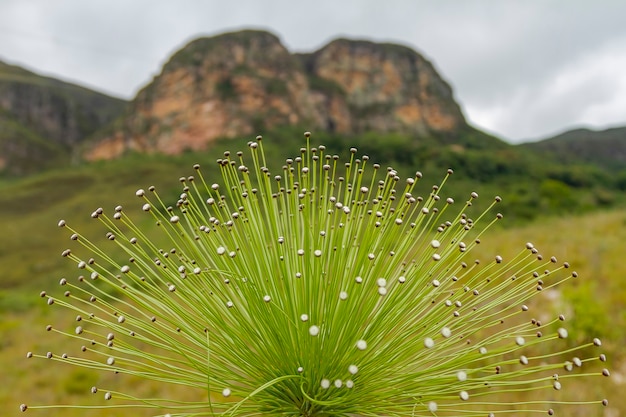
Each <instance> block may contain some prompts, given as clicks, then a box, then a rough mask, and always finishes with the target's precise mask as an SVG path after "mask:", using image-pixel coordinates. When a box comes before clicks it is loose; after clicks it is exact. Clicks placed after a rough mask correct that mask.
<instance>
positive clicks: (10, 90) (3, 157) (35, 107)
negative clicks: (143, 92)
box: [0, 61, 126, 174]
mask: <svg viewBox="0 0 626 417" xmlns="http://www.w3.org/2000/svg"><path fill="white" fill-rule="evenodd" d="M125 105H126V103H125V102H124V101H123V100H119V99H115V98H112V97H109V96H106V95H104V94H100V93H97V92H95V91H91V90H88V89H86V88H83V87H79V86H77V85H74V84H70V83H65V82H62V81H59V80H56V79H53V78H48V77H42V76H40V75H37V74H35V73H33V72H30V71H27V70H25V69H23V68H20V67H18V66H14V65H9V64H6V63H4V62H2V61H0V172H3V171H4V172H9V173H12V174H24V173H28V172H33V171H36V170H38V169H39V168H42V167H46V166H51V165H54V164H56V163H59V162H60V161H62V160H69V155H71V153H72V150H73V148H75V146H76V145H77V144H78V143H79V142H81V141H82V140H84V139H85V138H87V137H88V136H89V135H91V134H93V133H94V132H95V131H96V130H99V129H101V128H102V127H103V126H105V125H106V124H108V123H110V122H111V121H112V120H113V119H114V118H116V117H118V116H119V115H121V114H122V112H123V110H124V107H125Z"/></svg>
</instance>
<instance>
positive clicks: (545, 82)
mask: <svg viewBox="0 0 626 417" xmlns="http://www.w3.org/2000/svg"><path fill="white" fill-rule="evenodd" d="M625 15H626V2H623V1H619V0H597V1H594V2H588V1H583V0H553V1H549V2H545V1H534V2H532V1H527V0H509V1H506V2H493V1H490V0H464V1H456V0H385V1H384V2H380V1H374V0H361V1H359V0H346V1H342V2H337V1H331V0H316V1H314V2H292V1H287V0H265V1H257V0H240V1H238V2H237V3H236V4H233V3H227V2H222V1H217V0H180V1H177V2H166V1H154V0H133V1H132V2H129V1H127V0H90V1H84V0H55V1H54V2H51V1H48V0H2V1H1V2H0V59H4V60H8V61H11V62H15V63H18V64H22V65H26V66H28V67H30V68H31V69H35V70H38V71H40V72H43V73H47V74H53V75H55V76H59V77H61V78H64V79H70V80H75V81H77V82H80V83H83V84H87V85H89V86H92V87H97V88H98V89H100V90H104V91H106V92H109V93H112V94H115V95H118V96H123V97H127V98H130V97H132V96H133V95H134V94H135V92H136V91H137V90H138V89H139V88H141V87H142V86H143V85H144V84H145V83H147V82H149V81H150V79H151V78H152V76H153V75H154V74H156V73H158V72H159V70H160V67H161V65H162V64H163V63H164V62H165V61H166V60H167V59H168V57H169V56H170V55H171V54H172V53H173V52H174V51H175V50H176V49H178V48H180V47H181V46H183V45H184V44H185V43H186V42H187V41H189V40H191V39H193V38H195V37H198V36H203V35H213V34H217V33H221V32H224V31H228V30H235V29H240V28H243V27H256V28H265V29H268V30H271V31H273V32H274V33H276V34H277V35H278V36H279V37H280V38H281V39H282V41H283V42H284V43H285V44H286V45H287V46H288V47H289V48H290V49H291V50H298V51H303V50H308V51H310V50H314V49H316V48H318V47H320V46H322V45H323V44H324V43H326V42H328V41H329V40H331V39H333V38H336V37H339V36H349V37H353V38H369V39H373V40H378V41H395V42H399V43H402V44H405V45H409V46H411V47H413V48H415V49H417V50H418V51H419V52H421V53H423V54H424V55H425V56H426V57H427V58H428V59H430V60H431V61H433V63H434V64H435V66H436V68H438V69H439V70H440V72H441V73H442V75H443V76H444V78H445V79H446V80H447V81H448V82H450V83H451V84H452V86H453V88H454V90H455V97H456V98H457V100H459V101H460V102H461V104H462V107H463V108H464V111H465V113H466V116H468V119H469V120H470V121H471V122H473V123H474V124H476V125H478V126H479V127H483V128H485V129H486V130H489V131H492V132H495V133H497V134H499V135H502V136H504V137H505V138H509V139H513V140H519V139H521V138H531V137H539V136H542V135H545V134H548V133H552V132H554V131H556V130H563V129H566V128H568V127H570V126H576V125H581V124H591V125H594V126H598V127H600V126H604V125H606V124H607V123H610V124H616V123H622V124H626V117H625V116H623V115H622V113H624V112H623V109H624V108H626V107H625V106H624V100H625V99H624V97H625V96H626V94H624V89H625V87H624V83H625V81H624V75H622V72H623V71H620V69H621V68H625V66H624V61H625V60H626V42H625V39H626V25H624V22H623V16H625Z"/></svg>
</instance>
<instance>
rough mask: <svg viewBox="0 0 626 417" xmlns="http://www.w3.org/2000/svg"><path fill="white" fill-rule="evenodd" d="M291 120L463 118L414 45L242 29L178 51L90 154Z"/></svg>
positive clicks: (168, 149) (183, 145)
mask: <svg viewBox="0 0 626 417" xmlns="http://www.w3.org/2000/svg"><path fill="white" fill-rule="evenodd" d="M294 125H297V126H300V127H301V128H302V129H305V130H306V129H309V130H323V131H332V132H337V133H341V134H345V135H350V134H357V133H361V132H364V131H373V132H398V133H406V134H411V135H414V136H416V137H421V136H428V135H431V134H440V133H445V134H447V133H452V132H455V131H457V130H458V129H459V128H460V127H463V126H466V122H465V119H464V118H463V115H462V113H461V110H460V108H459V106H458V105H457V103H456V102H455V101H454V99H453V95H452V90H451V88H450V86H449V85H448V84H447V83H446V82H445V81H443V80H442V79H441V77H440V76H439V75H438V74H437V72H436V71H435V69H434V68H433V66H432V64H430V62H428V61H427V60H426V59H424V58H423V57H422V56H421V55H420V54H418V53H417V52H415V51H414V50H412V49H410V48H407V47H405V46H401V45H394V44H380V43H375V42H371V41H363V40H350V39H338V40H335V41H333V42H330V43H329V44H328V45H326V46H324V47H322V48H321V49H319V50H318V51H315V52H313V53H310V54H292V53H290V52H289V51H288V50H287V48H286V47H285V46H284V45H283V44H282V43H281V42H280V39H279V38H278V37H277V36H275V35H274V34H272V33H269V32H266V31H259V30H244V31H239V32H231V33H225V34H221V35H217V36H213V37H208V38H200V39H196V40H193V41H191V42H189V43H188V44H187V45H186V46H184V47H183V48H181V49H180V50H179V51H177V52H176V53H174V54H173V55H172V57H171V58H170V59H169V60H168V62H167V63H166V64H165V65H164V66H163V68H162V71H161V73H160V74H159V75H158V76H156V77H155V78H154V80H153V81H152V82H151V83H150V84H149V85H147V86H146V87H145V88H144V89H142V90H141V91H140V92H139V93H138V95H137V97H136V98H135V100H134V101H133V103H132V105H131V107H130V110H129V111H128V112H127V115H126V117H125V118H124V122H123V126H122V127H121V128H120V129H117V130H116V131H114V132H113V133H112V134H109V135H102V136H101V137H100V139H99V140H98V141H97V142H95V143H94V145H93V146H92V147H91V148H90V149H89V150H88V151H87V157H88V158H89V159H100V158H113V157H116V156H118V155H120V154H122V153H124V152H125V151H128V150H134V151H140V152H163V153H168V154H176V153H180V152H183V151H184V150H186V149H193V150H201V149H204V148H206V146H208V144H209V143H211V142H212V141H214V140H215V139H216V138H220V137H237V136H254V135H256V134H258V133H261V132H262V131H266V130H269V129H272V128H276V127H281V126H294Z"/></svg>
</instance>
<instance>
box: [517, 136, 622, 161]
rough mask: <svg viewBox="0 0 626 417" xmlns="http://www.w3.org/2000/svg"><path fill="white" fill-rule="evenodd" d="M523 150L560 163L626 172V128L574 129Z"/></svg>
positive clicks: (525, 145)
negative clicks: (592, 165)
mask: <svg viewBox="0 0 626 417" xmlns="http://www.w3.org/2000/svg"><path fill="white" fill-rule="evenodd" d="M521 146H522V147H525V148H528V149H531V150H535V151H539V152H542V153H547V154H549V155H552V156H553V157H555V158H556V159H558V160H559V161H561V162H566V163H580V162H584V163H591V164H596V165H600V166H603V167H605V168H610V169H626V126H625V127H616V128H611V129H606V130H601V131H597V130H589V129H575V130H570V131H567V132H564V133H561V134H559V135H557V136H553V137H551V138H547V139H544V140H541V141H539V142H534V143H525V144H522V145H521Z"/></svg>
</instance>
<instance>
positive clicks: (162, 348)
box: [21, 134, 609, 416]
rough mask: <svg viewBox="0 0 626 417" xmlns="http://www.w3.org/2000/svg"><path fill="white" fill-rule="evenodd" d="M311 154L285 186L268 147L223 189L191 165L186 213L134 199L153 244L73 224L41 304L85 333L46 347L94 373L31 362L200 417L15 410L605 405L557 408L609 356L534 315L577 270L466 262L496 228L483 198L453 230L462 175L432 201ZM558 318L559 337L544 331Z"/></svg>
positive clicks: (380, 176)
mask: <svg viewBox="0 0 626 417" xmlns="http://www.w3.org/2000/svg"><path fill="white" fill-rule="evenodd" d="M306 137H307V144H306V147H303V148H301V150H300V153H299V155H298V156H297V157H295V158H293V159H287V160H286V161H285V165H284V166H283V168H282V170H281V172H280V173H279V174H275V173H274V174H273V173H270V170H269V169H268V168H267V162H266V160H265V154H264V152H263V142H262V140H261V137H258V138H257V140H256V141H252V142H249V144H248V145H249V150H250V155H249V157H246V158H244V154H243V153H242V152H238V153H236V154H231V153H230V152H225V154H224V158H222V159H219V160H218V165H219V167H220V169H221V173H222V183H221V184H218V183H211V182H207V180H206V179H205V178H204V177H203V175H202V172H201V170H200V166H199V165H195V166H194V169H195V170H196V174H195V175H194V176H190V177H183V178H181V182H182V183H183V190H182V193H181V194H180V198H179V200H178V202H177V203H176V205H175V207H170V206H168V205H167V204H166V203H165V202H164V201H163V200H162V198H161V197H160V196H159V194H158V193H157V191H156V190H155V189H154V188H153V187H151V188H149V189H148V191H144V190H143V189H140V190H138V191H137V193H136V195H137V196H138V198H139V199H140V200H141V201H142V204H143V205H142V209H143V210H144V211H145V212H146V213H148V215H150V216H152V218H153V220H154V222H156V225H157V226H156V228H155V229H156V232H157V233H155V231H151V230H144V228H140V227H138V226H137V224H136V223H134V222H133V221H132V220H131V219H130V217H128V216H127V215H126V211H125V210H124V209H123V208H122V207H119V206H118V207H116V208H115V210H114V212H113V213H112V214H111V215H108V214H106V213H105V212H104V211H103V210H102V209H97V210H95V211H94V212H93V213H92V217H93V218H94V219H96V220H97V221H100V222H101V223H102V224H103V225H104V227H105V228H106V230H107V231H108V232H107V238H108V240H109V241H110V245H111V248H108V247H102V246H95V245H94V244H92V243H91V242H90V241H89V240H88V239H86V238H85V237H84V236H82V235H80V234H79V232H78V231H76V230H74V229H73V228H72V227H71V226H70V225H68V224H67V223H66V222H65V221H64V220H61V221H60V222H59V226H61V227H63V228H64V229H65V230H68V231H69V234H70V239H71V240H72V241H74V242H76V243H77V244H78V247H77V248H76V249H74V250H70V249H67V250H65V251H63V256H64V257H66V258H68V259H69V260H71V261H72V262H74V263H75V265H76V266H77V267H78V268H79V270H80V273H81V275H80V276H79V278H78V280H77V281H76V280H74V279H66V278H62V279H61V280H60V285H61V287H62V291H63V293H62V294H60V295H59V296H55V295H52V294H47V293H42V294H41V295H42V297H43V298H44V299H45V300H46V302H47V303H48V304H49V305H51V306H61V307H64V308H67V309H69V310H71V311H74V312H75V314H77V318H76V320H77V321H78V322H77V323H76V326H75V327H74V328H70V329H65V328H63V327H59V328H57V327H56V326H52V325H49V326H48V327H47V330H48V331H49V332H52V333H59V334H61V335H64V336H66V337H70V338H72V339H74V340H76V341H77V342H78V343H79V344H82V347H81V349H80V350H81V351H82V353H81V354H80V355H68V354H58V353H53V352H48V353H45V354H34V353H30V352H29V353H28V354H27V357H39V358H43V359H47V360H52V361H58V362H60V363H63V364H68V365H75V366H79V367H86V368H91V369H93V370H97V371H102V372H113V373H119V374H122V375H126V376H128V377H139V378H144V379H148V380H153V381H156V382H159V383H163V384H173V385H183V386H186V387H188V388H189V392H191V393H195V394H196V396H195V398H196V400H195V401H191V402H188V401H184V400H179V399H177V398H139V397H135V396H133V395H132V394H131V393H128V392H118V391H115V390H112V389H110V387H92V389H91V390H92V392H93V393H101V394H102V395H104V399H105V400H106V404H102V403H98V402H97V401H96V402H94V403H93V404H91V405H72V404H67V405H34V406H33V405H31V406H26V405H25V404H22V406H21V409H22V410H23V411H25V410H26V409H29V408H30V409H45V408H49V407H76V408H90V407H94V408H98V407H102V408H120V409H121V408H124V407H130V408H133V407H145V408H152V409H154V410H155V412H156V413H159V414H158V415H160V416H164V415H167V416H203V415H204V416H207V415H216V414H220V415H222V414H223V415H279V414H282V415H293V416H331V415H332V416H380V415H393V416H432V415H481V416H483V415H495V414H499V413H508V412H511V410H514V409H515V410H520V412H521V411H524V412H527V413H536V412H537V413H548V414H550V415H551V414H553V413H554V409H553V408H552V407H558V406H560V405H567V404H576V405H582V404H594V403H595V404H603V405H607V403H608V402H607V400H599V399H598V400H595V399H586V398H583V397H584V395H581V394H580V393H578V392H575V393H571V392H570V393H568V392H567V390H561V389H562V388H563V387H567V386H568V383H569V382H570V379H572V378H576V379H579V378H592V377H602V376H608V375H609V371H608V370H607V369H606V368H605V369H596V367H597V362H604V361H606V357H605V356H604V355H603V354H600V353H594V354H593V356H583V355H580V353H582V352H588V351H595V350H597V348H598V347H599V346H600V345H601V342H600V340H599V339H593V340H587V341H585V342H583V343H582V344H581V345H579V346H575V347H571V346H570V345H568V343H567V342H566V341H564V340H562V339H565V338H567V337H568V332H567V330H566V329H565V328H564V327H563V325H562V321H564V320H565V317H564V316H563V315H559V314H558V313H556V314H554V313H553V312H552V311H551V309H543V310H542V309H539V308H538V307H539V306H541V305H542V302H543V303H545V300H541V301H542V302H537V301H533V299H536V298H537V297H540V296H541V294H542V292H543V290H545V289H550V288H553V287H555V286H557V285H559V284H560V283H561V282H563V281H566V280H568V279H571V278H573V277H576V276H577V274H576V272H573V271H572V272H570V269H569V264H568V263H562V264H558V263H557V260H556V258H554V257H550V258H546V259H544V258H543V257H542V256H541V255H540V254H539V252H538V251H537V249H535V247H534V246H533V245H532V244H530V243H527V244H526V245H525V247H524V248H522V250H521V251H520V252H519V254H518V255H517V256H515V257H513V258H512V259H510V260H507V261H505V260H503V259H502V257H501V256H499V255H498V256H495V257H494V258H492V260H491V261H490V262H487V263H480V262H478V261H474V259H473V257H472V249H473V248H475V247H476V246H477V245H479V244H480V239H481V238H482V237H483V234H484V232H485V231H487V229H489V227H490V226H492V225H493V224H494V223H495V222H497V221H498V220H499V219H500V218H502V216H501V215H500V214H495V215H491V214H489V210H487V211H485V212H482V213H477V216H476V217H473V216H472V215H471V212H472V205H473V202H474V201H475V200H476V199H477V198H478V195H477V194H476V193H475V192H472V193H471V194H470V196H469V198H468V200H467V201H466V202H464V203H463V204H462V205H461V209H460V210H458V211H455V212H452V207H453V205H454V204H455V202H454V200H453V199H451V198H445V197H442V194H441V193H442V190H443V186H444V185H445V183H446V182H447V180H448V177H449V176H450V175H451V174H452V171H451V170H448V175H447V176H446V177H445V178H444V180H443V182H442V183H441V184H440V185H438V186H433V187H432V188H430V187H429V188H427V189H425V190H424V191H425V193H426V194H425V195H426V197H425V198H422V197H420V196H418V194H417V193H418V187H419V186H421V183H422V181H421V178H422V174H421V173H419V172H417V173H416V174H415V175H414V176H412V177H410V178H407V179H406V180H404V181H402V180H401V179H400V177H399V176H398V173H397V172H396V171H395V170H394V169H393V168H387V169H381V167H380V166H378V165H377V164H373V165H372V166H371V168H370V162H369V158H368V157H367V156H362V157H360V158H358V157H357V155H356V153H357V150H356V149H354V148H353V149H351V150H350V155H351V156H350V159H349V161H348V162H347V163H345V164H344V163H341V162H340V161H339V157H338V156H335V155H332V154H327V153H326V152H325V151H326V148H325V147H324V146H318V147H311V146H310V143H309V134H306ZM248 158H249V159H248ZM248 161H249V162H248ZM366 178H367V180H366ZM499 201H500V198H499V197H496V198H495V200H494V201H493V203H492V204H491V206H490V208H491V207H493V206H494V205H495V204H497V203H498V202H499ZM157 234H160V235H162V236H165V237H166V241H167V242H168V243H167V244H166V245H167V246H161V245H158V244H156V243H155V242H157V241H158V240H156V238H155V237H154V236H156V235H157ZM113 249H115V251H119V250H122V251H124V252H125V253H126V256H127V258H126V259H124V260H123V261H120V260H119V259H117V258H114V257H111V256H110V255H109V254H110V253H112V252H114V250H113ZM534 310H537V311H536V313H537V314H539V315H538V316H537V315H535V314H532V313H531V312H533V311H534ZM531 314H532V315H531ZM545 314H553V315H554V317H552V318H550V317H547V318H545V319H544V318H533V317H541V316H543V315H545ZM577 355H580V356H581V357H578V356H577ZM579 368H582V371H581V370H580V369H579ZM73 389H74V387H73ZM552 392H554V393H552ZM548 393H550V394H548ZM568 394H569V396H568ZM511 395H517V396H516V397H511Z"/></svg>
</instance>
